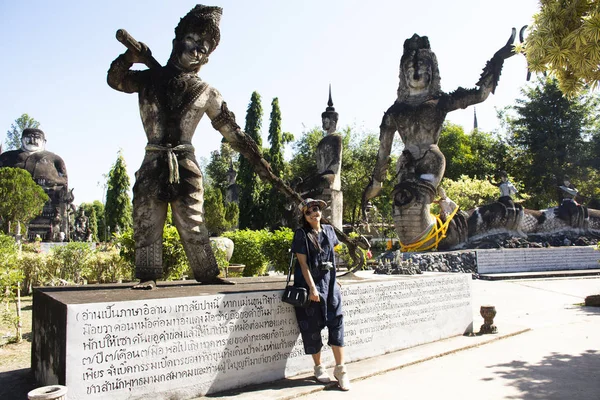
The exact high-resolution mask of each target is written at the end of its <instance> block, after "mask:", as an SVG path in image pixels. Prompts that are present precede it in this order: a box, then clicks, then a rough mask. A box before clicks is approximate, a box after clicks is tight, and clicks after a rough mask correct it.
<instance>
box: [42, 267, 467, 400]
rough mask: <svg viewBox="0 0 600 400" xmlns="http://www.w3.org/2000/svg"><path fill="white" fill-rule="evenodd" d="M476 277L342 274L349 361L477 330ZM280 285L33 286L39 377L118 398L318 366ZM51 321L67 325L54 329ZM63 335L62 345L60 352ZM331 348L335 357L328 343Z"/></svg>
mask: <svg viewBox="0 0 600 400" xmlns="http://www.w3.org/2000/svg"><path fill="white" fill-rule="evenodd" d="M246 282H251V280H250V281H248V280H246ZM470 282H471V276H470V275H467V274H436V275H432V276H415V277H378V278H377V279H373V278H371V279H368V280H365V281H360V282H356V281H355V282H347V283H346V282H344V286H343V287H342V292H343V299H344V300H343V301H344V303H343V306H344V318H345V332H346V333H345V340H346V349H347V350H346V352H347V359H348V361H349V362H351V361H355V360H359V359H362V358H367V357H372V356H375V355H379V354H384V353H387V352H389V351H395V350H399V349H403V348H407V347H411V346H416V345H419V344H423V343H427V342H431V341H435V340H439V339H443V338H447V337H451V336H455V335H461V334H463V333H465V332H467V331H469V330H471V329H472V309H471V286H470V285H471V283H470ZM283 285H284V282H281V281H279V282H271V283H266V284H265V283H263V284H262V285H252V284H251V283H248V284H239V285H236V286H235V287H233V288H234V289H235V290H236V292H227V293H217V292H215V293H202V292H203V291H207V290H208V291H210V290H213V291H214V290H223V287H218V286H213V287H207V286H198V285H189V286H187V287H184V288H181V287H179V288H176V287H172V288H160V289H158V290H154V291H150V292H143V293H140V292H138V291H135V292H134V291H132V290H131V289H129V288H128V287H114V286H113V287H111V288H103V287H102V286H101V285H97V287H98V288H99V289H98V290H79V292H78V291H77V290H76V289H74V288H69V289H65V290H64V291H61V290H57V289H46V288H38V289H36V294H35V297H34V321H35V322H34V330H35V331H36V332H34V343H33V347H32V349H33V351H34V353H36V354H35V355H34V358H33V359H34V360H36V362H35V363H34V364H33V365H32V368H33V369H34V370H35V373H36V378H37V379H38V380H39V381H40V383H42V384H47V383H57V382H58V383H61V384H64V385H66V386H67V387H68V388H69V392H68V394H69V399H84V398H85V399H111V400H118V399H136V398H148V394H150V393H151V394H152V398H153V399H189V398H193V397H197V396H200V395H204V394H208V393H214V392H219V391H223V390H226V389H232V388H236V387H242V386H245V385H249V384H256V383H260V382H267V381H273V380H277V379H281V378H284V377H286V376H293V375H296V374H299V373H303V372H307V371H311V370H312V361H311V358H310V357H309V356H305V355H304V351H303V346H302V340H301V338H300V337H299V333H298V328H297V323H296V318H295V315H294V312H293V308H292V307H291V306H289V305H287V304H285V303H282V302H281V301H280V297H281V294H282V290H281V288H282V287H283ZM207 288H208V289H207ZM215 288H217V289H215ZM262 289H264V290H262ZM226 290H233V289H229V288H227V289H226ZM135 297H137V299H136V298H135ZM46 304H53V305H54V307H53V308H52V309H53V310H55V311H56V312H58V313H59V314H60V313H61V312H63V311H61V308H60V307H57V305H63V306H64V317H66V318H64V317H63V316H61V315H58V316H57V315H54V314H56V313H53V314H52V315H49V314H48V313H47V308H48V307H47V306H46ZM65 321H66V323H65ZM56 324H58V325H65V326H62V327H58V328H57V329H54V330H52V331H51V330H48V329H47V326H48V325H56ZM42 331H44V334H41V332H42ZM323 333H324V335H323V338H324V342H325V343H326V342H327V338H326V335H327V331H326V330H324V332H323ZM48 335H50V336H52V335H55V336H56V337H48ZM40 340H44V344H45V346H46V348H45V349H44V351H42V350H40V345H39V343H38V342H39V341H40ZM61 343H64V344H65V346H66V351H65V350H63V351H64V352H61V351H55V349H54V348H53V347H57V349H56V350H60V348H59V347H60V344H61ZM326 347H327V346H326ZM324 355H325V357H324V362H325V363H326V364H330V365H331V363H332V362H333V359H332V356H331V352H330V351H325V353H324ZM57 356H58V357H59V358H60V359H59V360H54V361H53V362H49V360H46V359H45V358H46V357H57ZM40 366H43V368H41V367H40Z"/></svg>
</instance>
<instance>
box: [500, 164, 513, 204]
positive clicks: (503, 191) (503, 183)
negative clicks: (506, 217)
mask: <svg viewBox="0 0 600 400" xmlns="http://www.w3.org/2000/svg"><path fill="white" fill-rule="evenodd" d="M497 186H498V189H500V197H499V198H498V201H499V202H500V203H503V204H505V205H507V206H513V204H514V203H513V200H512V196H513V195H515V194H517V188H515V185H513V184H512V182H510V181H509V180H508V174H507V173H506V171H500V183H499V184H498V185H497Z"/></svg>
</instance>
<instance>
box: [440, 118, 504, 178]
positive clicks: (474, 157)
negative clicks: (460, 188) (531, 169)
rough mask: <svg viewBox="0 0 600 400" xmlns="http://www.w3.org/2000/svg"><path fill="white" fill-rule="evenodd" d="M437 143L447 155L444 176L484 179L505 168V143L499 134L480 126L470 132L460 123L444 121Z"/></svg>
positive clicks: (445, 155)
mask: <svg viewBox="0 0 600 400" xmlns="http://www.w3.org/2000/svg"><path fill="white" fill-rule="evenodd" d="M439 147H440V150H441V151H442V153H443V154H444V157H445V158H446V170H445V172H444V177H446V178H448V179H454V180H456V179H458V178H460V177H461V176H462V175H467V176H470V177H473V178H479V179H484V178H485V177H486V176H491V175H494V174H496V173H497V172H498V171H499V170H503V169H505V165H506V160H507V158H508V153H509V148H508V145H507V144H506V143H505V142H503V141H502V140H501V139H500V138H498V137H496V136H494V135H492V134H490V133H486V132H483V131H480V130H479V129H475V130H473V131H472V132H471V133H470V134H467V133H465V131H464V130H463V128H462V126H460V125H456V124H452V123H449V122H445V123H444V126H443V127H442V133H441V135H440V141H439Z"/></svg>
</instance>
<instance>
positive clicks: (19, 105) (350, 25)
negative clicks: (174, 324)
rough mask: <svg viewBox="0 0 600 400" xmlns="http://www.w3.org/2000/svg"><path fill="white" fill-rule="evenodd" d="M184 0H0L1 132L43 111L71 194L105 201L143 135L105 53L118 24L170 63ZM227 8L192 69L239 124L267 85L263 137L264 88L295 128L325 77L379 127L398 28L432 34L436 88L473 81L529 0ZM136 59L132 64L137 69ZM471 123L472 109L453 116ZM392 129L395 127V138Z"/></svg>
mask: <svg viewBox="0 0 600 400" xmlns="http://www.w3.org/2000/svg"><path fill="white" fill-rule="evenodd" d="M195 4H196V2H195V1H187V0H171V1H158V0H145V1H127V0H120V1H115V0H102V1H94V2H91V1H81V0H77V1H76V0H73V1H66V0H53V1H47V0H28V1H18V0H3V1H1V2H0V16H1V21H2V23H1V24H0V55H1V59H2V61H1V62H0V72H1V73H0V88H1V91H2V96H0V140H2V143H4V141H5V134H6V131H7V130H8V129H9V128H10V125H11V124H12V123H13V122H14V120H15V119H16V118H18V117H19V116H20V115H21V114H23V113H28V114H29V115H30V116H32V117H33V118H35V119H36V120H38V121H39V122H41V128H42V129H43V130H44V131H45V133H46V138H47V140H48V143H47V147H46V148H47V150H49V151H52V152H55V153H57V154H58V155H60V156H61V157H62V158H63V159H64V160H65V163H66V165H67V170H68V174H69V186H70V187H71V188H74V189H75V190H74V194H75V203H76V204H80V203H81V202H90V201H93V200H96V199H97V200H101V201H103V197H104V191H103V190H104V189H103V187H102V184H103V182H104V181H105V179H104V177H103V174H106V173H108V171H109V170H110V167H111V165H112V164H113V163H114V162H115V160H116V157H117V152H118V151H119V149H122V150H123V154H124V156H125V160H126V162H127V167H128V172H129V175H130V178H131V180H132V182H131V183H132V185H133V180H134V172H135V171H136V170H137V169H138V168H139V166H140V163H141V160H142V157H143V153H144V150H143V149H144V146H145V143H146V139H145V134H144V131H143V129H142V124H141V120H140V116H139V110H138V105H137V95H135V94H129V95H128V94H125V93H121V92H117V91H115V90H113V89H111V88H110V87H109V86H108V85H107V84H106V71H107V70H108V67H109V65H110V63H111V61H112V60H113V59H114V58H116V57H117V56H118V55H119V54H121V53H123V52H124V51H125V48H124V47H123V46H122V45H121V44H120V43H119V42H117V40H116V39H115V32H116V30H117V29H119V28H124V29H126V30H127V31H129V33H130V34H131V35H132V36H133V37H135V38H136V39H137V40H139V41H142V42H144V43H146V44H147V45H148V46H149V47H150V49H151V50H152V52H153V54H154V56H155V58H156V59H157V60H158V61H159V62H161V63H163V64H164V63H165V62H166V60H167V58H168V57H169V54H170V52H171V41H172V39H173V37H174V33H173V30H174V28H175V26H176V25H177V23H178V22H179V19H180V18H181V17H182V16H184V15H185V14H186V13H187V12H188V11H189V10H190V9H191V8H193V6H194V5H195ZM207 4H208V5H218V6H221V7H223V17H222V19H221V43H220V45H219V47H218V48H217V49H216V50H215V52H214V53H213V54H212V55H211V57H210V61H209V63H208V64H207V65H205V66H204V67H203V68H202V70H201V71H200V77H201V78H202V79H203V80H205V81H207V82H208V83H210V84H211V85H212V86H213V87H215V88H217V89H218V90H219V91H220V92H221V93H222V95H223V97H224V98H225V100H226V101H227V104H228V106H229V109H230V110H232V111H233V112H234V113H235V114H236V116H237V120H238V123H239V125H240V126H242V127H243V126H244V118H245V114H246V109H247V106H248V103H249V101H250V95H251V94H252V92H253V91H255V90H256V91H257V92H258V93H259V94H260V95H261V96H262V106H263V110H264V117H263V137H264V139H263V140H264V142H263V143H264V144H266V143H267V142H266V136H267V134H268V126H269V114H270V111H271V100H272V99H273V98H274V97H278V98H279V104H280V107H281V113H282V129H283V130H284V131H286V132H291V133H293V134H294V135H295V137H296V138H299V137H300V136H301V134H302V132H303V131H305V130H308V129H311V128H313V127H315V126H320V124H321V113H322V112H323V111H324V110H325V107H326V106H327V94H328V93H327V91H328V85H329V83H331V85H332V92H333V101H334V106H335V108H336V111H337V112H338V113H339V115H340V117H339V118H340V121H339V124H338V127H339V128H341V127H345V126H352V127H355V128H356V129H357V131H359V132H365V131H366V132H377V131H378V127H379V124H380V122H381V117H382V116H383V113H384V111H385V110H387V108H388V107H389V106H391V105H392V104H393V102H394V100H395V98H396V89H397V86H398V67H399V62H400V57H401V55H402V45H403V43H404V40H405V39H407V38H409V37H410V36H412V35H413V33H418V34H420V35H426V36H428V37H429V40H430V43H431V47H432V50H433V51H434V52H435V53H436V55H437V58H438V62H439V67H440V74H441V79H442V80H441V82H442V89H443V90H444V91H447V92H450V91H453V90H455V89H456V88H457V87H458V86H463V87H465V88H470V87H474V86H475V83H476V82H477V80H478V78H479V74H480V73H481V69H482V68H483V67H484V66H485V63H486V61H487V60H489V59H490V58H491V57H492V55H493V54H494V52H495V51H496V50H498V49H499V48H500V47H501V46H502V45H504V44H505V43H506V41H507V39H508V38H509V36H510V33H511V28H512V27H517V29H518V28H519V27H521V26H523V25H526V24H530V23H531V17H532V15H533V14H534V13H536V12H537V10H538V7H539V5H538V2H537V1H535V0H503V1H489V0H453V1H448V0H429V1H421V2H418V1H401V0H393V1H392V0H388V1H378V0H371V1H368V2H366V1H356V0H334V1H327V0H320V1H317V0H302V1H285V0H252V1H242V0H238V1H233V0H223V1H219V0H214V1H212V2H211V3H207ZM144 68H145V67H144V66H139V69H144ZM525 77H526V63H525V59H524V57H523V56H521V55H518V56H514V57H512V58H510V59H508V60H507V61H506V62H505V66H504V70H503V72H502V76H501V78H500V84H499V86H498V89H497V91H496V94H495V95H491V96H490V97H489V98H488V100H487V101H486V102H484V103H482V104H480V105H478V106H477V118H478V122H479V128H480V129H482V130H484V131H488V132H492V131H495V130H497V129H498V127H499V123H498V121H497V119H496V111H495V109H496V108H502V107H504V106H506V105H511V104H513V102H514V100H515V99H516V98H517V97H519V90H520V88H521V87H522V86H523V85H524V84H525V83H526V82H525ZM448 120H449V121H451V122H454V123H457V124H460V125H462V126H463V127H464V128H465V130H466V131H467V132H469V131H470V130H471V129H472V127H473V108H472V107H470V108H468V109H467V110H459V111H455V112H452V113H450V114H449V115H448ZM220 140H221V135H220V134H219V133H218V132H217V131H215V130H213V128H212V127H211V125H210V123H209V121H208V118H207V117H205V119H204V120H203V121H201V123H200V125H199V126H198V129H197V130H196V135H195V137H194V141H193V144H194V146H195V148H196V155H197V157H198V159H199V161H200V160H201V159H202V158H205V159H207V158H208V157H209V154H210V152H211V151H213V150H218V149H219V145H220ZM398 140H399V139H398Z"/></svg>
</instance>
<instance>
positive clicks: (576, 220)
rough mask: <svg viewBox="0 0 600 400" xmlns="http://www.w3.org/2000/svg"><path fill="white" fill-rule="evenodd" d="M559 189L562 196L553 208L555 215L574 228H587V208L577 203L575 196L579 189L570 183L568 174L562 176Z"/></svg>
mask: <svg viewBox="0 0 600 400" xmlns="http://www.w3.org/2000/svg"><path fill="white" fill-rule="evenodd" d="M558 188H559V191H560V194H561V197H562V201H561V202H560V205H559V206H558V207H557V208H556V209H555V213H554V214H555V215H556V217H558V218H559V219H561V220H562V221H564V222H566V223H567V224H569V226H571V227H573V228H576V229H587V228H588V224H589V211H588V208H587V207H585V206H583V205H580V204H579V203H577V201H576V200H575V198H576V197H577V195H578V194H579V191H578V190H577V188H576V187H575V185H573V184H572V183H571V178H570V177H569V176H568V175H565V176H564V177H563V184H562V185H560V186H559V187H558Z"/></svg>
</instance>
